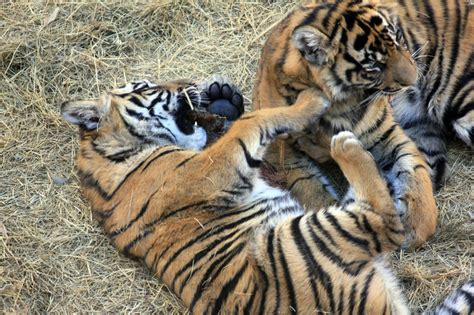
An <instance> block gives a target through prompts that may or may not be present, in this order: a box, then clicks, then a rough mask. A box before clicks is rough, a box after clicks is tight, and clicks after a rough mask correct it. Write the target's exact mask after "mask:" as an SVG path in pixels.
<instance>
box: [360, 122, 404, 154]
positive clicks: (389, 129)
mask: <svg viewBox="0 0 474 315" xmlns="http://www.w3.org/2000/svg"><path fill="white" fill-rule="evenodd" d="M397 126H398V124H393V125H392V126H391V127H390V128H388V129H387V130H386V131H385V132H384V133H383V134H382V136H381V137H380V138H379V139H378V140H377V141H375V142H374V144H372V145H371V146H370V148H368V149H367V151H371V150H372V149H373V148H375V147H376V146H377V145H379V144H380V143H383V142H385V140H387V139H388V137H390V135H391V134H392V133H393V131H394V130H395V128H396V127H397Z"/></svg>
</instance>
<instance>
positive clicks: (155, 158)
mask: <svg viewBox="0 0 474 315" xmlns="http://www.w3.org/2000/svg"><path fill="white" fill-rule="evenodd" d="M179 151H183V149H178V148H173V149H170V150H167V151H163V152H160V153H158V154H157V155H156V156H154V157H153V158H152V159H151V160H148V162H147V163H146V164H145V166H144V167H143V169H142V173H143V172H144V171H145V170H146V169H147V168H148V166H150V165H151V163H153V162H155V161H156V160H158V159H159V158H161V157H163V156H165V155H168V154H170V153H173V152H179Z"/></svg>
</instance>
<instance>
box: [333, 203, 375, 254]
mask: <svg viewBox="0 0 474 315" xmlns="http://www.w3.org/2000/svg"><path fill="white" fill-rule="evenodd" d="M324 216H325V217H326V218H327V219H328V221H329V223H330V224H331V226H332V227H334V229H335V230H336V231H337V232H338V234H339V235H341V236H342V237H343V238H345V239H346V240H348V241H350V242H351V243H353V244H354V245H357V246H358V247H360V248H362V249H363V250H365V251H368V249H369V242H368V241H367V240H365V239H362V238H358V237H356V236H354V235H352V234H351V233H349V232H348V231H346V230H345V229H343V228H342V227H341V225H340V224H339V222H337V219H336V218H335V217H334V216H333V215H332V214H330V213H329V212H325V213H324Z"/></svg>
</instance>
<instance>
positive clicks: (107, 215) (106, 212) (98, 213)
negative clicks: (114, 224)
mask: <svg viewBox="0 0 474 315" xmlns="http://www.w3.org/2000/svg"><path fill="white" fill-rule="evenodd" d="M119 204H120V201H119V202H118V203H116V204H115V205H113V206H112V207H111V208H110V209H105V210H99V209H92V213H93V214H94V215H96V216H97V217H99V218H100V219H103V220H105V219H107V218H110V217H111V216H112V214H113V213H114V210H115V209H116V208H117V206H118V205H119Z"/></svg>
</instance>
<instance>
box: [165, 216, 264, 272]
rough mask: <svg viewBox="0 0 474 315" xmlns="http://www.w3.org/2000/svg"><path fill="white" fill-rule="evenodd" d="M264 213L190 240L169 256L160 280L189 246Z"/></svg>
mask: <svg viewBox="0 0 474 315" xmlns="http://www.w3.org/2000/svg"><path fill="white" fill-rule="evenodd" d="M264 213H265V209H263V210H259V211H257V212H254V213H252V214H251V215H249V216H246V217H242V218H240V219H239V220H236V221H234V222H231V223H229V224H226V225H221V226H215V227H214V228H212V229H209V230H206V231H205V232H204V233H202V234H201V235H199V236H195V237H194V238H193V239H191V240H190V241H188V242H187V243H186V244H185V245H184V246H182V247H181V248H180V249H179V250H177V251H175V253H174V254H173V256H171V258H170V259H169V260H168V261H167V263H166V265H165V266H164V267H163V269H162V270H161V272H160V278H162V277H163V274H164V273H165V272H166V271H167V270H168V268H169V267H170V266H171V264H172V263H173V262H174V261H175V260H176V258H178V256H179V255H180V254H181V253H182V252H183V251H185V250H187V249H189V248H190V247H191V246H193V245H194V244H196V243H198V242H201V241H202V240H203V239H206V238H208V237H211V236H214V235H218V234H220V233H222V232H224V231H226V230H228V229H234V228H236V227H237V226H239V225H241V224H243V223H245V222H247V221H249V220H252V219H254V218H255V217H258V216H260V215H262V214H264Z"/></svg>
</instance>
